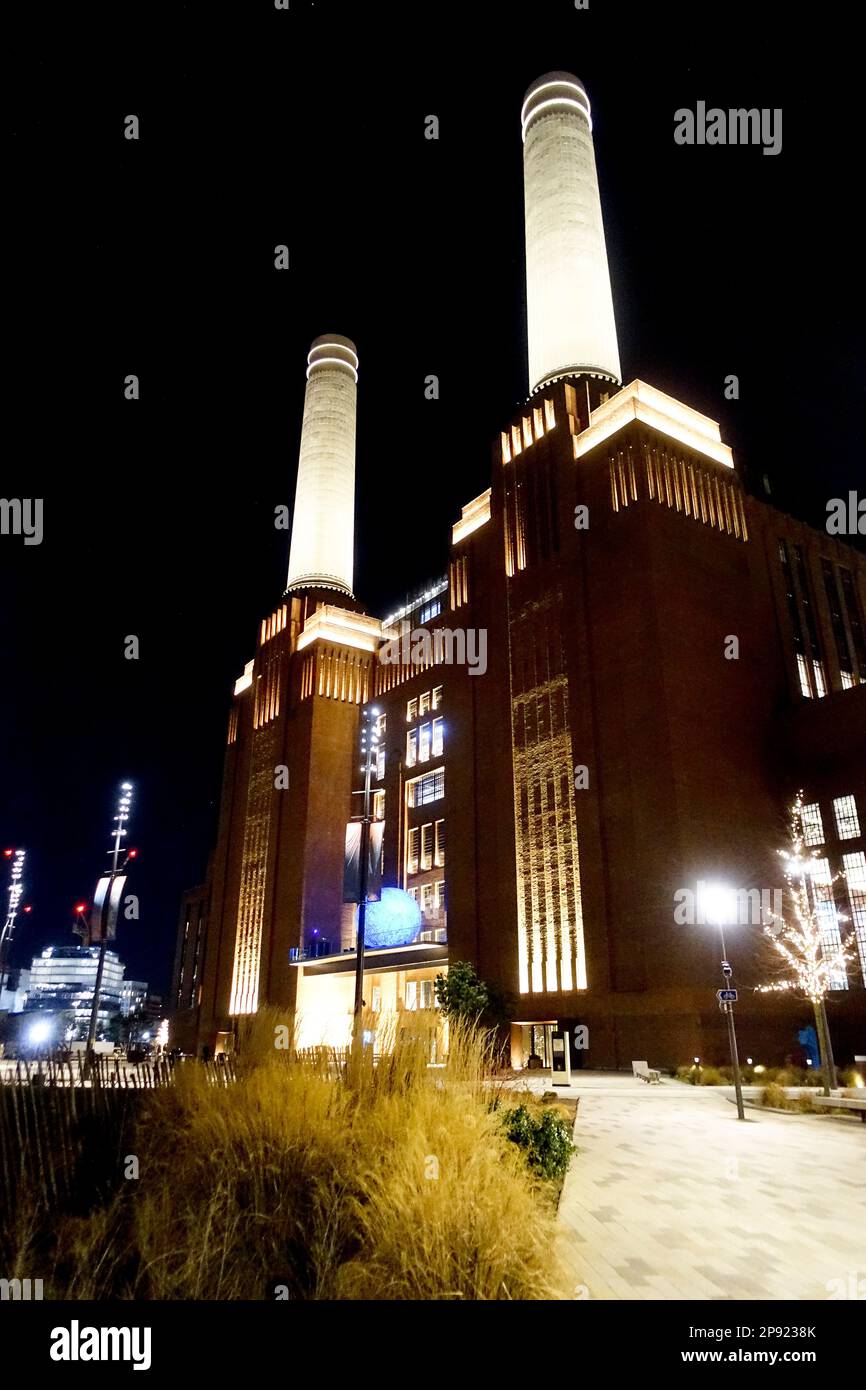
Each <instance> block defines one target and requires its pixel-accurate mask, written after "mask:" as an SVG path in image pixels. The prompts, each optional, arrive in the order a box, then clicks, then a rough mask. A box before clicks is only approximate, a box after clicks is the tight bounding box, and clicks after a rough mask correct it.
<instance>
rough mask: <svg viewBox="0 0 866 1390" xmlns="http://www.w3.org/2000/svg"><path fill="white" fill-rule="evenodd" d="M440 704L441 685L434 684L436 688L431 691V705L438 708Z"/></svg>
mask: <svg viewBox="0 0 866 1390" xmlns="http://www.w3.org/2000/svg"><path fill="white" fill-rule="evenodd" d="M441 704H442V687H441V685H437V686H436V689H435V690H434V691H433V706H432V707H433V709H438V708H439V706H440V705H441Z"/></svg>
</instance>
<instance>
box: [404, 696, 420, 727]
mask: <svg viewBox="0 0 866 1390" xmlns="http://www.w3.org/2000/svg"><path fill="white" fill-rule="evenodd" d="M417 718H418V701H417V700H410V701H409V703H408V704H407V706H406V723H407V724H411V723H412V720H413V719H417Z"/></svg>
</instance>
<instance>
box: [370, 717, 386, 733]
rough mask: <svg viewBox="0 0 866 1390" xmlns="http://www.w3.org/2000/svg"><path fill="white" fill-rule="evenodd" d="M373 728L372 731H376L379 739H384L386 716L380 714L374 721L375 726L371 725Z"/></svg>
mask: <svg viewBox="0 0 866 1390" xmlns="http://www.w3.org/2000/svg"><path fill="white" fill-rule="evenodd" d="M373 727H374V729H375V730H376V733H377V734H378V735H379V737H380V738H384V737H385V730H386V728H387V727H388V716H387V714H380V715H379V718H378V719H377V720H376V722H375V724H374V725H373Z"/></svg>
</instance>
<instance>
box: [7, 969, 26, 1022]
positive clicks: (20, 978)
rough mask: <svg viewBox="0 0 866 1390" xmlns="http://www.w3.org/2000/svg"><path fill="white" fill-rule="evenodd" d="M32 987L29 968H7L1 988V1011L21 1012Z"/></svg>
mask: <svg viewBox="0 0 866 1390" xmlns="http://www.w3.org/2000/svg"><path fill="white" fill-rule="evenodd" d="M29 988H30V971H29V970H7V971H6V972H5V976H4V980H3V986H2V988H0V1013H4V1012H5V1013H10V1014H20V1013H21V1012H22V1011H23V1009H24V1006H25V1004H26V1002H27V991H28V989H29Z"/></svg>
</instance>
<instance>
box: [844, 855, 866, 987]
mask: <svg viewBox="0 0 866 1390" xmlns="http://www.w3.org/2000/svg"><path fill="white" fill-rule="evenodd" d="M842 867H843V869H844V870H845V881H846V884H847V886H848V902H849V903H850V905H851V922H852V924H853V926H854V935H855V937H856V939H857V952H858V954H859V956H860V971H861V974H862V976H863V983H864V984H866V854H864V853H863V851H862V850H860V851H859V853H857V854H845V855H843V856H842Z"/></svg>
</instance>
